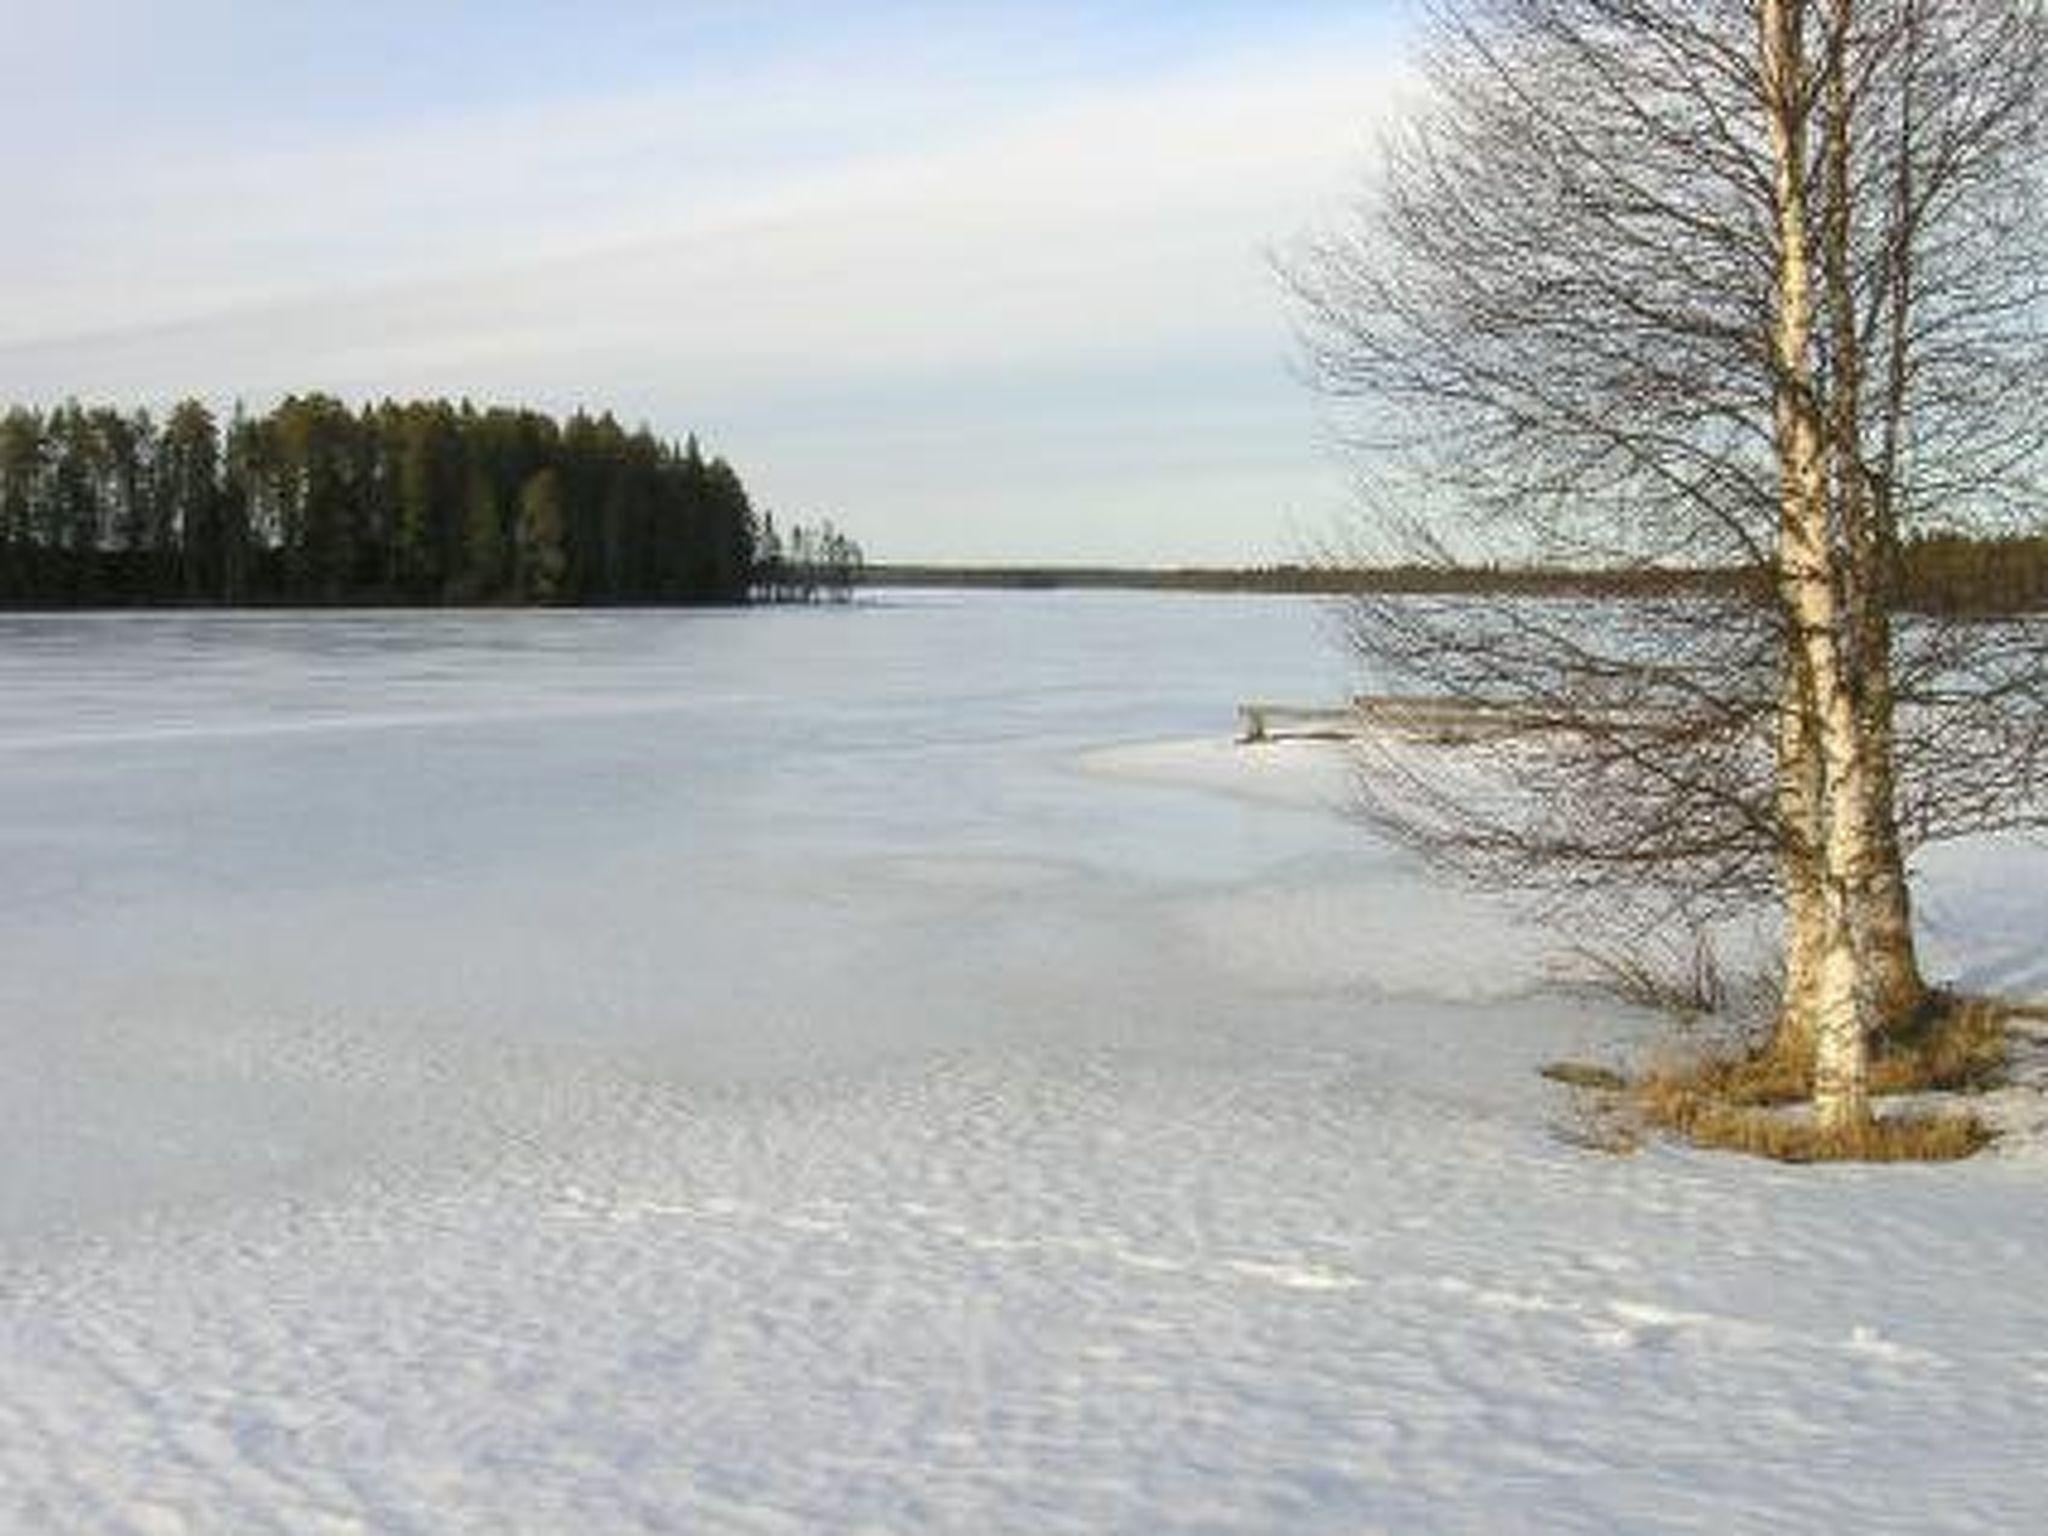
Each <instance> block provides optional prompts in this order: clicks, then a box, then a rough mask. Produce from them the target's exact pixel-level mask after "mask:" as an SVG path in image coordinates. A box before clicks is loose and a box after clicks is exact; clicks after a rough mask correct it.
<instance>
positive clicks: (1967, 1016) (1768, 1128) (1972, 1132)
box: [1544, 994, 2008, 1163]
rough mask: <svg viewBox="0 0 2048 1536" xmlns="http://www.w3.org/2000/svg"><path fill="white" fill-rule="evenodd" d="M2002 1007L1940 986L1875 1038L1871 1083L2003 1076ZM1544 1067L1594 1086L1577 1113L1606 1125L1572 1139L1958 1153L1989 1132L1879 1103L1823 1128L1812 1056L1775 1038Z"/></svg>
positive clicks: (1949, 1157)
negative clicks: (1616, 1071)
mask: <svg viewBox="0 0 2048 1536" xmlns="http://www.w3.org/2000/svg"><path fill="white" fill-rule="evenodd" d="M2006 1017H2007V1013H2006V1011H2005V1010H2002V1009H2000V1008H1999V1007H1998V1006H1997V1005H1996V1004H1993V1003H1991V1002H1989V1001H1987V1000H1985V999H1982V998H1967V997H1955V996H1950V995H1946V994H1942V995H1937V996H1936V997H1935V998H1933V999H1931V1000H1930V1002H1929V1005H1928V1007H1927V1008H1925V1009H1923V1010H1922V1012H1921V1014H1920V1016H1918V1017H1917V1018H1914V1019H1912V1020H1910V1021H1908V1022H1907V1023H1906V1024H1904V1025H1901V1026H1900V1027H1898V1028H1897V1029H1894V1030H1892V1031H1890V1032H1888V1033H1887V1034H1886V1035H1884V1036H1883V1037H1881V1038H1880V1039H1878V1040H1877V1041H1875V1042H1873V1049H1872V1053H1871V1073H1870V1088H1871V1092H1872V1094H1873V1095H1878V1096H1881V1095H1893V1094H1909V1093H1981V1092H1983V1091H1985V1090H1987V1089H1990V1088H1994V1087H1997V1086H1998V1085H1999V1084H2000V1083H2002V1082H2003V1081H2004V1080H2005V1076H2006V1071H2007V1065H2008V1046H2007V1040H2006V1030H2005V1019H2006ZM1568 1074H1569V1075H1568ZM1544 1075H1545V1076H1546V1077H1550V1078H1553V1079H1554V1080H1556V1081H1559V1082H1565V1083H1570V1084H1572V1085H1573V1086H1575V1087H1578V1088H1581V1089H1584V1090H1591V1092H1590V1093H1589V1095H1588V1098H1589V1102H1588V1103H1587V1104H1586V1105H1584V1106H1582V1114H1581V1118H1582V1120H1584V1121H1585V1123H1586V1125H1587V1126H1590V1127H1595V1128H1597V1132H1598V1134H1597V1135H1596V1134H1591V1133H1588V1134H1583V1135H1580V1136H1577V1137H1575V1138H1574V1139H1575V1140H1577V1141H1579V1142H1580V1143H1581V1144H1583V1145H1589V1146H1600V1147H1606V1148H1611V1149H1613V1150H1632V1149H1633V1146H1634V1144H1635V1141H1636V1140H1639V1139H1640V1133H1641V1132H1647V1131H1652V1130H1657V1131H1665V1132H1669V1133H1671V1134H1674V1135H1677V1136H1679V1137H1682V1138H1683V1139H1684V1140H1686V1141H1688V1142H1691V1143H1692V1144H1693V1145H1695V1146H1701V1147H1713V1148H1718V1149H1721V1150H1724V1151H1730V1152H1743V1153H1748V1154H1750V1155H1752V1156H1756V1157H1768V1158H1774V1159H1776V1160H1778V1161H1780V1162H1788V1163H1815V1162H1873V1163H1889V1162H1951V1161H1954V1160H1956V1159H1959V1158H1965V1157H1969V1156H1971V1155H1973V1154H1974V1153H1977V1152H1980V1151H1982V1150H1983V1149H1984V1148H1985V1147H1986V1146H1988V1145H1989V1144H1990V1142H1991V1140H1992V1132H1991V1130H1990V1129H1989V1127H1987V1126H1986V1125H1985V1124H1984V1122H1983V1121H1982V1120H1981V1119H1979V1118H1978V1117H1977V1116H1976V1115H1974V1114H1970V1113H1967V1112H1945V1113H1913V1114H1891V1115H1879V1116H1876V1117H1874V1118H1872V1119H1871V1120H1870V1121H1869V1122H1868V1123H1866V1124H1864V1125H1861V1126H1855V1127H1851V1128H1849V1129H1847V1130H1836V1131H1828V1130H1823V1129H1822V1128H1821V1127H1820V1126H1819V1125H1818V1124H1816V1123H1815V1121H1814V1119H1813V1117H1812V1115H1811V1114H1810V1113H1808V1112H1807V1111H1806V1110H1805V1109H1804V1104H1805V1101H1806V1100H1808V1099H1809V1098H1811V1097H1812V1094H1813V1076H1812V1062H1811V1060H1810V1059H1808V1058H1806V1057H1804V1056H1803V1055H1801V1054H1799V1053H1796V1052H1793V1051H1790V1050H1787V1049H1786V1048H1784V1047H1783V1046H1782V1045H1780V1044H1778V1043H1777V1042H1775V1041H1772V1042H1767V1043H1765V1044H1764V1045H1761V1046H1756V1047H1752V1048H1748V1049H1741V1048H1736V1049H1728V1050H1721V1051H1711V1050H1710V1051H1706V1052H1703V1053H1701V1054H1700V1055H1699V1056H1697V1057H1696V1058H1694V1059H1691V1060H1688V1061H1685V1062H1683V1063H1680V1064H1676V1065H1665V1066H1660V1067H1656V1068H1653V1069H1652V1070H1650V1071H1648V1072H1645V1073H1644V1074H1642V1075H1641V1076H1640V1077H1638V1078H1636V1079H1634V1080H1633V1081H1618V1082H1617V1081H1613V1080H1611V1079H1612V1077H1613V1075H1612V1074H1606V1073H1604V1070H1603V1069H1600V1068H1583V1067H1582V1066H1581V1065H1580V1064H1578V1063H1570V1062H1560V1063H1553V1064H1552V1065H1551V1066H1550V1067H1546V1068H1545V1069H1544ZM1630 1124H1632V1125H1634V1126H1635V1127H1638V1128H1639V1130H1638V1133H1637V1134H1636V1136H1635V1137H1634V1138H1633V1139H1632V1138H1631V1137H1630V1135H1628V1134H1626V1131H1625V1127H1626V1126H1628V1125H1630ZM1617 1126H1622V1127H1624V1130H1620V1131H1618V1130H1617V1129H1616V1127H1617Z"/></svg>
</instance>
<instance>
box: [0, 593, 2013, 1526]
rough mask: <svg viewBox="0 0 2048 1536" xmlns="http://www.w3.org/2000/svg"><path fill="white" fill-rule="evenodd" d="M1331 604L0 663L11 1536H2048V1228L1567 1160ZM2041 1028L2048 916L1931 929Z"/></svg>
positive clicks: (401, 629)
mask: <svg viewBox="0 0 2048 1536" xmlns="http://www.w3.org/2000/svg"><path fill="white" fill-rule="evenodd" d="M1348 689H1349V680H1348V678H1347V676H1346V674H1345V671H1344V669H1343V667H1342V666H1341V664H1340V659H1339V658H1338V657H1337V656H1336V654H1335V652H1334V651H1333V649H1332V647H1331V646H1330V644H1329V641H1328V637H1327V636H1326V634H1325V633H1324V632H1323V629H1322V627H1321V626H1320V625H1319V623H1318V622H1317V617H1316V613H1315V610H1314V608H1313V606H1312V605H1309V604H1307V603H1302V602H1296V601H1292V600H1282V599H1269V598H1227V597H1208V596H1202V597H1196V596H1133V595H1127V594H1000V595H999V594H977V595H971V596H969V595H956V594H943V593H916V594H899V595H894V596H889V597H886V598H885V599H883V600H880V601H877V602H875V603H873V604H866V605H862V606H860V607H858V608H856V609H854V610H850V611H847V610H817V611H774V612H760V613H749V614H733V613H704V614H678V613H630V612H620V613H502V614H500V613H492V614H468V615H462V614H386V615H377V614H348V615H302V614H251V615H195V616H185V615H150V616H143V615H117V616H21V617H0V860H4V868H5V871H6V873H5V877H4V880H0V1032H4V1033H0V1039H4V1040H5V1042H6V1059H7V1063H8V1066H7V1070H6V1072H5V1073H4V1075H0V1117H4V1120H0V1123H5V1124H6V1125H7V1126H8V1127H9V1128H10V1132H11V1135H10V1138H9V1140H10V1146H11V1152H10V1156H9V1158H8V1159H7V1160H6V1162H5V1163H4V1164H0V1359H4V1360H5V1361H6V1365H5V1367H4V1369H0V1529H8V1530H12V1529H22V1530H36V1531H44V1530H48V1531H78V1532H112V1531H123V1530H132V1531H137V1532H150V1533H156V1532H165V1531H194V1532H200V1531H204V1532H213V1531H270V1530H276V1531H290V1532H301V1531H316V1530H335V1531H341V1530H367V1531H376V1532H385V1531H419V1532H441V1531H448V1530H460V1529H477V1530H492V1531H529V1530H530V1531H536V1532H545V1531H559V1530H567V1529H584V1530H604V1531H615V1530H618V1531H624V1530H651V1531H658V1530H677V1529H691V1530H698V1529H735V1530H767V1531H775V1530H799V1529H818V1528H855V1527H862V1526H867V1527H872V1528H875V1529H947V1530H954V1529H958V1530H988V1529H1017V1530H1032V1531H1044V1530H1067V1529H1071V1530H1100V1529H1159V1528H1199V1529H1255V1530H1256V1529H1287V1530H1316V1529H1328V1530H1336V1531H1358V1530H1361V1529H1375V1528H1384V1529H1388V1530H1402V1531H1405V1530H1415V1529H1430V1530H1457V1529H1469V1530H1475V1531H1481V1530H1484V1531H1502V1530H1518V1529H1526V1530H1532V1531H1557V1530H1587V1531H1593V1530H1609V1529H1626V1530H1650V1529H1713V1530H1759V1531H1761V1530H1775V1529H1784V1528H1816V1529H1817V1528H1828V1527H1843V1528H1846V1527H1850V1526H1852V1525H1853V1526H1855V1527H1860V1528H1862V1529H1865V1530H1875V1529H1898V1530H1916V1531H1917V1530H1957V1531H1998V1530H2017V1529H2028V1528H2039V1527H2041V1526H2043V1525H2044V1524H2048V1487H2044V1486H2043V1484H2042V1481H2041V1479H2040V1478H2039V1476H2038V1468H2037V1465H2036V1462H2037V1458H2038V1447H2039V1443H2040V1439H2041V1436H2042V1434H2043V1432H2044V1428H2048V1417H2044V1413H2043V1410H2042V1407H2041V1404H2042V1402H2043V1400H2044V1396H2048V1292H2044V1290H2043V1288H2042V1286H2041V1284H2040V1277H2041V1275H2042V1273H2043V1272H2044V1268H2048V1200H2044V1198H2043V1196H2044V1195H2048V1167H2044V1164H2043V1162H2042V1160H2040V1159H2038V1158H2036V1157H2032V1156H2025V1155H1995V1156H1992V1157H1989V1158H1986V1159H1983V1160H1980V1161H1979V1162H1977V1163H1974V1164H1971V1165H1968V1166H1965V1167H1960V1168H1945V1169H1909V1170H1868V1169H1844V1170H1829V1171H1826V1172H1820V1173H1815V1172H1797V1171H1789V1170H1784V1169H1777V1168H1772V1167H1768V1166H1764V1165H1757V1164H1750V1163H1744V1162H1739V1161H1733V1160H1727V1159H1713V1158H1705V1157H1700V1156H1696V1155H1693V1154H1689V1153H1684V1152H1680V1151H1676V1150H1671V1149H1657V1150H1652V1151H1649V1152H1647V1153H1645V1154H1643V1155H1641V1156H1639V1157H1636V1158H1633V1159H1627V1160H1613V1159H1607V1158H1602V1157H1597V1156H1592V1155H1589V1154H1586V1153H1583V1152H1579V1151H1576V1150H1574V1149H1573V1148H1571V1147H1569V1146H1567V1145H1565V1144H1564V1143H1562V1142H1561V1141H1560V1140H1559V1139H1558V1138H1557V1137H1556V1136H1555V1135H1554V1134H1553V1133H1552V1127H1551V1123H1550V1122H1551V1120H1552V1117H1553V1116H1554V1114H1555V1113H1556V1111H1557V1109H1558V1107H1559V1106H1558V1103H1557V1101H1556V1100H1555V1099H1554V1098H1552V1097H1551V1096H1550V1095H1551V1090H1550V1089H1548V1088H1547V1087H1546V1085H1544V1084H1542V1083H1541V1082H1539V1081H1538V1080H1537V1079H1536V1078H1535V1076H1534V1074H1533V1068H1534V1067H1535V1065H1536V1064H1538V1063H1539V1062H1541V1061H1543V1060H1545V1059H1548V1058H1550V1057H1553V1056H1556V1055H1559V1054H1563V1053H1568V1052H1581V1053H1583V1052H1589V1051H1590V1052H1595V1053H1598V1052H1602V1051H1605V1050H1608V1049H1610V1048H1613V1047H1618V1046H1620V1045H1622V1044H1625V1043H1626V1042H1628V1041H1630V1040H1632V1039H1636V1038H1640V1037H1641V1035H1642V1032H1643V1031H1644V1030H1645V1029H1646V1028H1647V1027H1648V1026H1647V1025H1646V1023H1645V1021H1642V1020H1637V1019H1631V1018H1629V1017H1627V1016H1625V1015H1623V1014H1621V1013H1620V1012H1618V1011H1617V1010H1615V1009H1614V1008H1612V1007H1610V1006H1600V1005H1595V1004H1592V1003H1589V1002H1585V1001H1582V1000H1574V999H1572V998H1570V997H1568V996H1565V995H1563V994H1560V993H1558V992H1556V991H1553V990H1549V989H1546V987H1545V986H1544V974H1545V973H1544V953H1545V940H1544V937H1543V935H1541V934H1535V933H1531V932H1528V931H1525V930H1522V929H1520V928H1518V927H1517V926H1516V925H1514V924H1513V923H1512V922H1511V921H1509V919H1508V918H1507V916H1506V915H1505V914H1504V913H1503V912H1501V911H1499V910H1498V909H1496V908H1494V907H1492V906H1490V905H1488V904H1487V903H1485V902H1483V901H1482V900H1480V899H1478V898H1476V897H1472V896H1469V895H1464V894H1461V893H1458V892H1454V891H1449V890H1446V889H1443V888H1441V887H1439V886H1437V885H1435V884H1433V883H1431V882H1430V881H1428V880H1427V879H1425V878H1424V877H1423V876H1422V875H1421V874H1420V873H1419V872H1418V871H1416V870H1415V869H1413V868H1412V867H1411V866H1410V865H1408V864H1407V862H1406V861H1404V860H1403V859H1401V858H1399V857H1397V856H1395V855H1394V854H1392V853H1390V852H1389V851H1387V850H1385V849H1382V848H1379V847H1376V846H1374V845H1373V844H1371V843H1370V842H1368V841H1367V840H1366V839H1365V838H1364V836H1363V834H1362V833H1360V832H1359V831H1358V830H1357V829H1356V828H1354V827H1351V826H1349V825H1347V824H1346V823H1345V822H1344V821H1343V819H1342V818H1341V816H1340V815H1339V814H1338V813H1337V811H1336V809H1335V807H1336V805H1337V803H1338V802H1339V801H1340V800H1341V794H1342V788H1343V773H1344V767H1343V764H1342V762H1341V760H1339V759H1337V758H1335V757H1333V756H1332V755H1331V754H1330V753H1329V752H1328V751H1327V750H1324V749H1319V748H1314V747H1303V746H1295V747H1278V748H1272V749H1264V750H1261V751H1251V752H1234V751H1232V750H1230V749H1229V748H1227V747H1226V746H1224V745H1223V743H1225V742H1227V739H1228V735H1229V732H1230V730H1231V728H1232V725H1233V717H1232V708H1233V705H1234V704H1235V703H1236V702H1237V701H1238V700H1240V699H1249V698H1274V699H1282V700H1300V701H1303V702H1312V701H1315V700H1318V699H1324V698H1330V699H1334V698H1337V697H1341V696H1342V694H1344V693H1345V692H1347V691H1348ZM1930 874H1931V876H1932V882H1931V886H1930V890H1929V894H1928V897H1927V901H1926V910H1927V912H1928V916H1929V919H1930V923H1931V926H1932V928H1933V930H1934V932H1933V952H1934V955H1935V958H1936V960H1937V962H1938V963H1939V964H1941V965H1942V967H1943V968H1944V969H1945V970H1946V971H1948V972H1950V973H1953V974H1961V975H1964V976H1965V977H1967V978H1970V979H1973V980H1978V981H1987V982H1998V983H2003V984H2029V983H2032V982H2036V981H2041V980H2043V979H2044V978H2043V976H2042V972H2041V970H2040V960H2039V953H2038V951H2039V944H2038V934H2039V933H2040V931H2041V930H2042V928H2043V927H2044V921H2043V918H2044V913H2043V910H2042V909H2043V898H2042V897H2041V895H2040V892H2041V889H2042V884H2041V877H2042V874H2043V861H2042V860H2041V859H2040V857H2039V856H2038V855H2037V854H2029V853H2019V852H2014V851H2012V850H2009V849H1996V850H1986V849H1976V850H1962V851H1959V852H1956V853H1954V854H1951V855H1946V856H1944V858H1943V859H1941V860H1936V861H1932V863H1931V866H1930Z"/></svg>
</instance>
